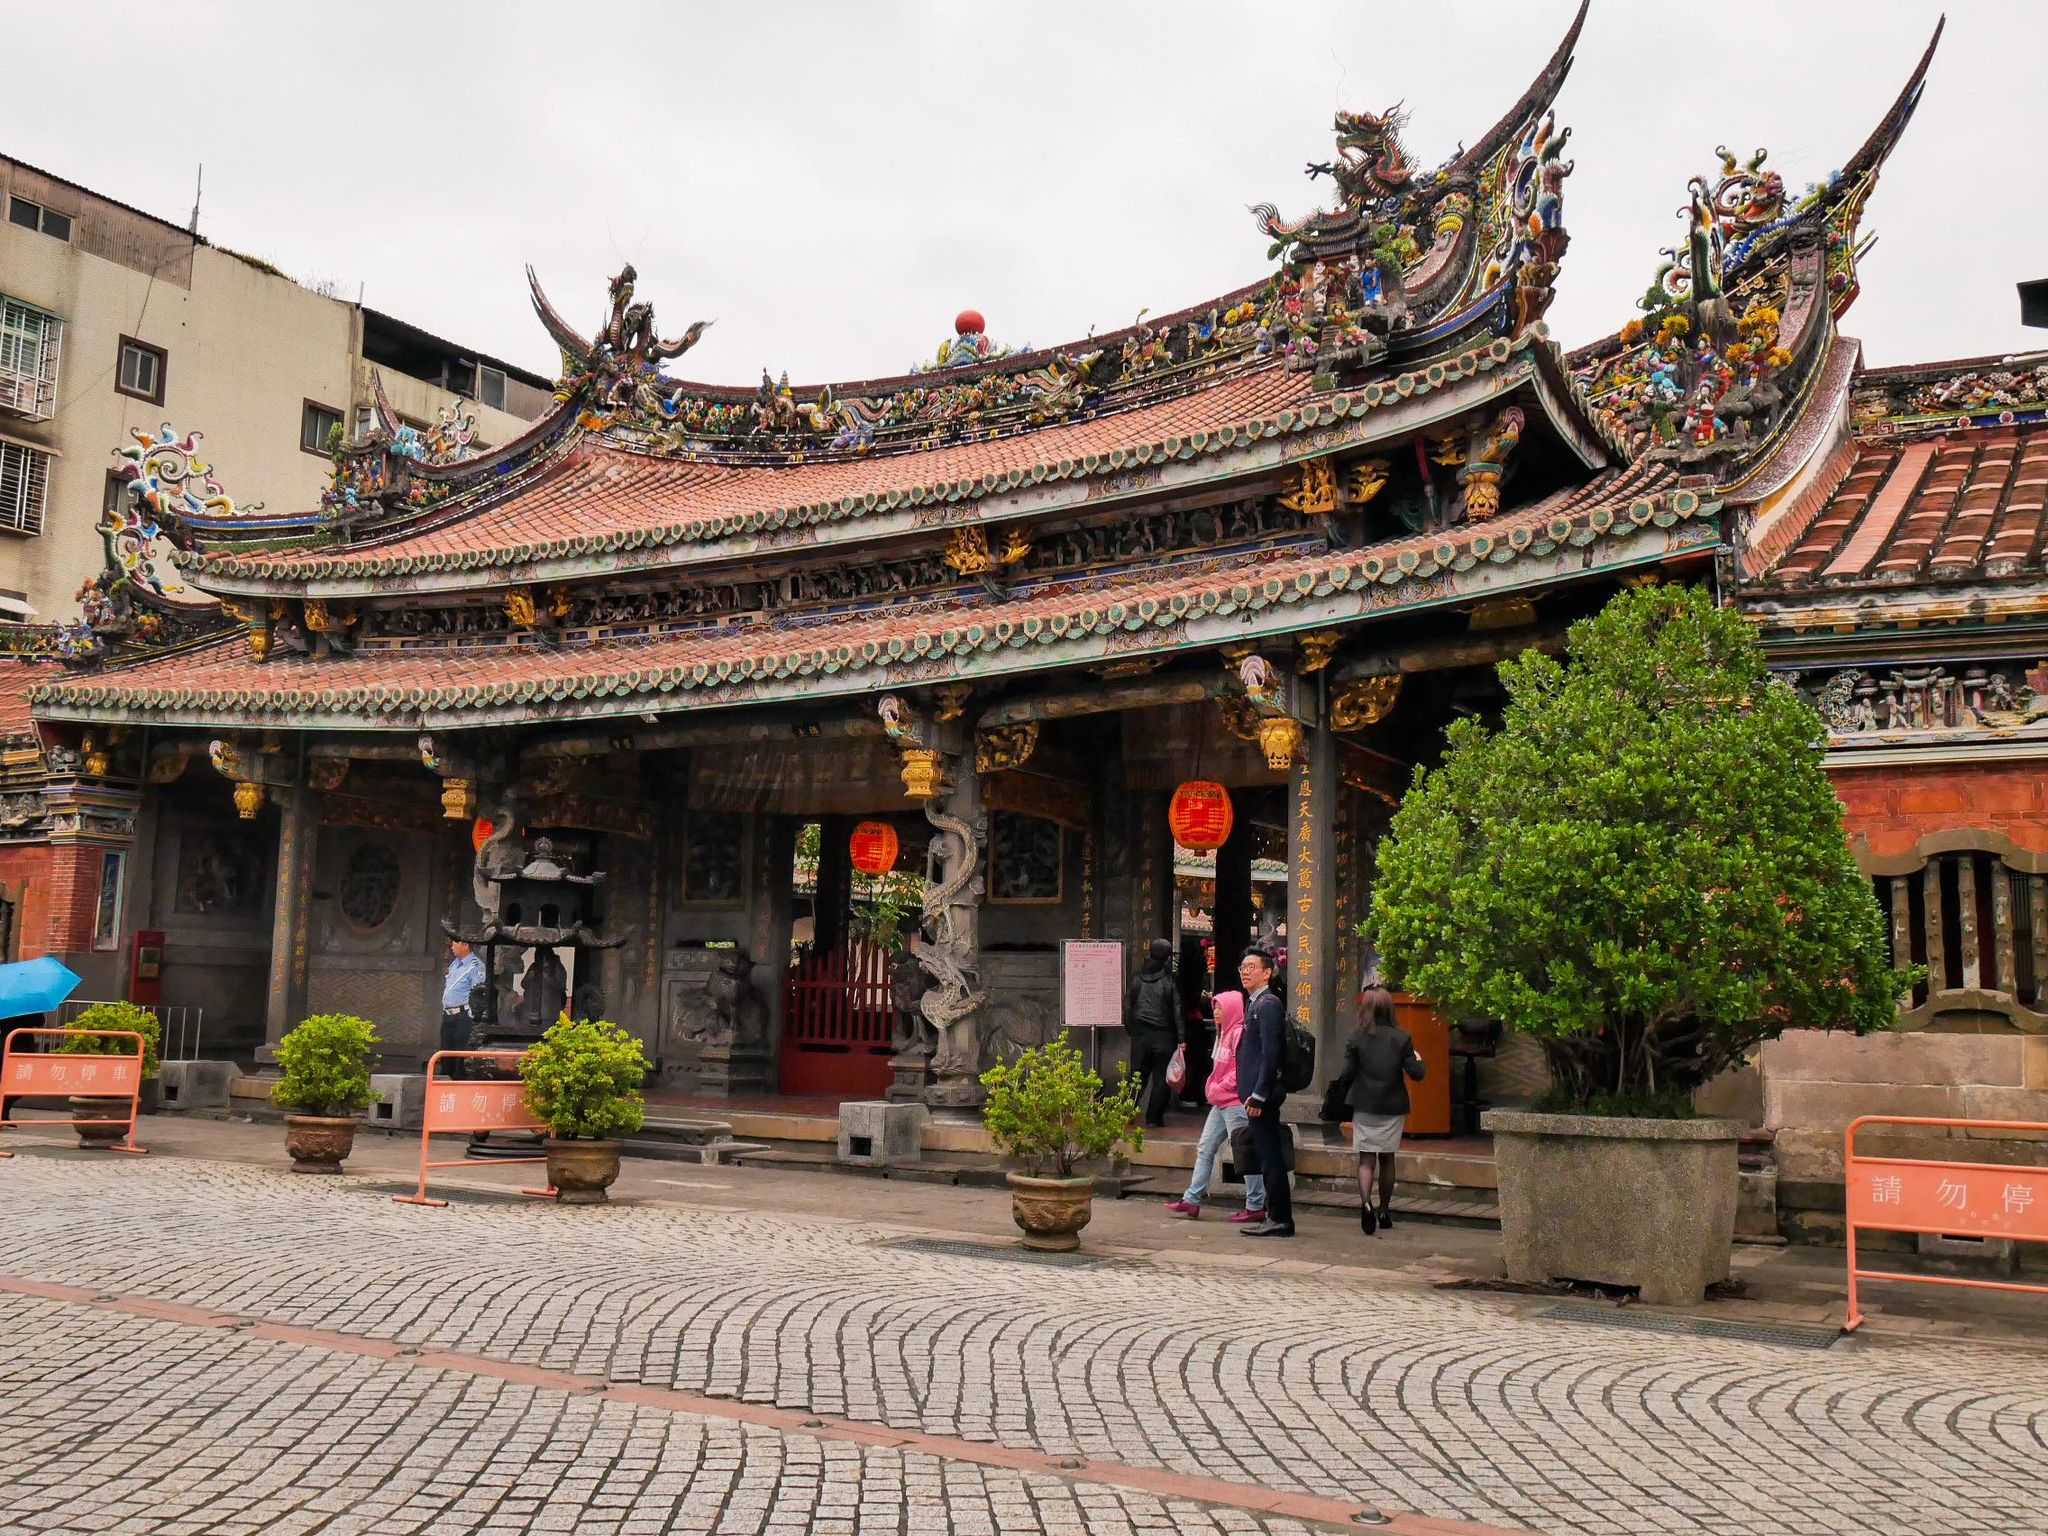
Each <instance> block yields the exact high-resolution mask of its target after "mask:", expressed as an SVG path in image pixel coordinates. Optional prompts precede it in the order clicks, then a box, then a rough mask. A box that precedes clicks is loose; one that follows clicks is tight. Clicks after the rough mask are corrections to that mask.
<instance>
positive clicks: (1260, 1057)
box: [1237, 949, 1294, 1237]
mask: <svg viewBox="0 0 2048 1536" xmlns="http://www.w3.org/2000/svg"><path fill="white" fill-rule="evenodd" d="M1237 979H1238V980H1239V981H1241V982H1243V983H1244V991H1245V1005H1244V1019H1245V1023H1244V1036H1243V1038H1242V1039H1240V1040H1239V1041H1238V1043H1237V1083H1238V1092H1240V1093H1242V1094H1243V1095H1244V1111H1245V1113H1246V1114H1247V1115H1249V1116H1250V1117H1251V1128H1252V1147H1253V1149H1254V1150H1255V1151H1256V1152H1257V1153H1258V1158H1259V1172H1260V1173H1261V1174H1262V1175H1264V1177H1265V1180H1266V1219H1265V1220H1264V1221H1262V1222H1259V1223H1258V1224H1257V1225H1255V1226H1249V1227H1246V1228H1245V1229H1244V1235H1245V1236H1246V1237H1292V1236H1294V1196H1293V1194H1292V1193H1291V1192H1290V1191H1289V1189H1288V1187H1287V1148H1286V1141H1285V1136H1286V1132H1285V1131H1284V1130H1283V1129H1282V1127H1281V1124H1280V1106H1281V1105H1282V1104H1284V1103H1286V1102H1287V1090H1286V1088H1285V1087H1284V1086H1282V1083H1281V1079H1280V1060H1281V1057H1282V1056H1283V1055H1285V1054H1286V1050H1287V1010H1286V1008H1285V1007H1284V1006H1283V1005H1282V1004H1281V1002H1280V999H1279V997H1278V996H1277V995H1276V994H1275V993H1274V991H1273V957H1272V955H1271V954H1270V953H1268V952H1267V951H1266V950H1263V949H1248V950H1246V951H1245V952H1244V959H1243V960H1241V961H1239V962H1238V967H1237Z"/></svg>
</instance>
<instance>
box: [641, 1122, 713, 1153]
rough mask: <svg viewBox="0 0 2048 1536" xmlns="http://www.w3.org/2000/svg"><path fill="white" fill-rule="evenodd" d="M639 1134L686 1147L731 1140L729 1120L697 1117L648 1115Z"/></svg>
mask: <svg viewBox="0 0 2048 1536" xmlns="http://www.w3.org/2000/svg"><path fill="white" fill-rule="evenodd" d="M640 1134H641V1135H642V1136H647V1137H662V1138H666V1139H668V1140H672V1141H680V1142H682V1143H684V1144H685V1145H688V1146H703V1145H704V1144H705V1143H707V1142H717V1141H731V1140H732V1139H733V1131H732V1122H731V1121H730V1120H712V1119H708V1118H705V1117H702V1116H697V1115H649V1116H648V1117H647V1119H646V1120H645V1121H644V1122H643V1123H642V1125H641V1127H640Z"/></svg>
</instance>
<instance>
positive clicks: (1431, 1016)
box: [1394, 992, 1451, 1136]
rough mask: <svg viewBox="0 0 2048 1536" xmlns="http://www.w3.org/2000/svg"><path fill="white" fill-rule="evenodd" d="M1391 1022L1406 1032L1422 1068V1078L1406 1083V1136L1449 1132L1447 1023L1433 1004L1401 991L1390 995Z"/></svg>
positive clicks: (1447, 1133) (1449, 1097) (1440, 1134)
mask: <svg viewBox="0 0 2048 1536" xmlns="http://www.w3.org/2000/svg"><path fill="white" fill-rule="evenodd" d="M1394 1022H1395V1023H1397V1024H1399V1025H1400V1026H1401V1027H1402V1028H1403V1029H1405V1030H1407V1031H1408V1034H1409V1037H1410V1038H1411V1039H1413V1040H1414V1042H1415V1050H1416V1053H1417V1054H1418V1055H1419V1056H1421V1057H1422V1065H1423V1067H1424V1068H1425V1069H1426V1070H1425V1072H1424V1074H1423V1078H1422V1081H1421V1082H1419V1083H1410V1084H1409V1085H1408V1125H1407V1129H1406V1134H1407V1135H1410V1136H1448V1135H1449V1134H1450V1133H1451V1026H1450V1025H1449V1024H1448V1023H1447V1022H1445V1019H1444V1016H1443V1015H1442V1014H1441V1013H1439V1012H1437V1010H1436V1007H1435V1005H1434V1004H1431V1003H1427V1002H1424V1001H1423V1000H1422V999H1421V998H1419V997H1410V996H1408V994H1407V993H1405V992H1397V993H1395V994H1394Z"/></svg>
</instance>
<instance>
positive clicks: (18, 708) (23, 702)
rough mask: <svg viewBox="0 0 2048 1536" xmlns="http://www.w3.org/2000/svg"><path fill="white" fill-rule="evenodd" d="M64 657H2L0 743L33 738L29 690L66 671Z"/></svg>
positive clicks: (0, 666) (0, 664) (0, 676)
mask: <svg viewBox="0 0 2048 1536" xmlns="http://www.w3.org/2000/svg"><path fill="white" fill-rule="evenodd" d="M67 670H68V669H67V668H66V667H65V665H64V663H62V662H61V661H25V660H16V659H12V658H5V659H0V743H5V742H13V741H24V740H34V738H35V734H36V731H35V722H34V720H33V719H32V718H31V716H30V714H29V694H30V692H31V691H32V690H33V689H34V688H35V687H36V686H37V685H38V684H40V683H46V682H49V681H52V680H53V679H56V678H59V677H62V676H64V675H65V673H66V671H67Z"/></svg>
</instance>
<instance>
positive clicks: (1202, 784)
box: [1166, 779, 1237, 853]
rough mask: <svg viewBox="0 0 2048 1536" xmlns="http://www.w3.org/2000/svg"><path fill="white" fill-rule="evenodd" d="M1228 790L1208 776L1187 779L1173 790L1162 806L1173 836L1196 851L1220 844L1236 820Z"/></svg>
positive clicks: (1202, 850) (1217, 846)
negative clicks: (1164, 806)
mask: <svg viewBox="0 0 2048 1536" xmlns="http://www.w3.org/2000/svg"><path fill="white" fill-rule="evenodd" d="M1236 820H1237V813H1236V812H1235V811H1233V810H1232V809H1231V805H1230V791H1229V790H1227V789H1225V788H1224V787H1223V786H1222V785H1221V784H1217V783H1213V782H1211V781H1210V780H1208V779H1190V780H1188V781H1187V782H1186V783H1185V784H1183V785H1181V786H1180V787H1179V788H1178V789H1176V790H1175V791H1174V792H1173V799H1172V800H1171V801H1170V802H1168V804H1167V807H1166V824H1167V825H1168V826H1169V827H1171V828H1172V829H1173V840H1174V841H1175V842H1176V843H1178V844H1179V845H1180V846H1181V847H1183V848H1187V849H1190V850H1192V851H1194V852H1196V853H1206V852H1207V851H1208V850H1209V849H1211V848H1221V847H1222V846H1223V844H1224V842H1225V841H1226V840H1227V839H1228V838H1229V836H1230V829H1231V827H1232V826H1233V825H1234V824H1235V823H1236Z"/></svg>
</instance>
